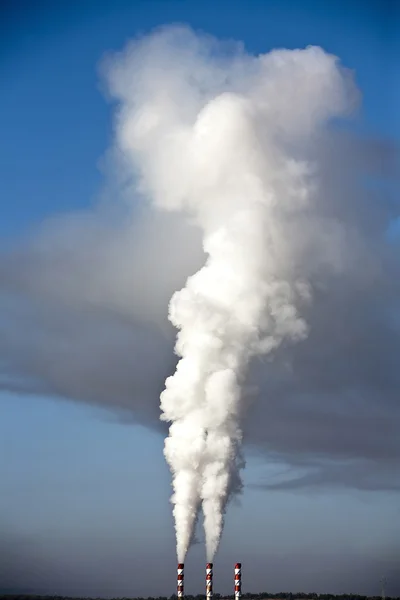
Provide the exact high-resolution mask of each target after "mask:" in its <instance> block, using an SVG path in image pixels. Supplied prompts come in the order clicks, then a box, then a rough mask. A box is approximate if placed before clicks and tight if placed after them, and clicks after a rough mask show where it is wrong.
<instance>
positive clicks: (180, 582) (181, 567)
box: [177, 563, 184, 598]
mask: <svg viewBox="0 0 400 600" xmlns="http://www.w3.org/2000/svg"><path fill="white" fill-rule="evenodd" d="M183 570H184V564H183V563H178V578H177V596H178V598H183Z"/></svg>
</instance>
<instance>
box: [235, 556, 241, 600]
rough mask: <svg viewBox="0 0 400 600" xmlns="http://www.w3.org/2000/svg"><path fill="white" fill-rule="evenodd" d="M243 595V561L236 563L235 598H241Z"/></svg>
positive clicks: (238, 599) (237, 599) (236, 599)
mask: <svg viewBox="0 0 400 600" xmlns="http://www.w3.org/2000/svg"><path fill="white" fill-rule="evenodd" d="M241 596H242V563H236V565H235V600H240V598H241Z"/></svg>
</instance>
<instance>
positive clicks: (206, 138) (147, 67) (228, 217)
mask: <svg viewBox="0 0 400 600" xmlns="http://www.w3.org/2000/svg"><path fill="white" fill-rule="evenodd" d="M110 73H111V75H110V81H111V91H112V93H113V94H114V95H115V96H116V97H117V98H118V100H119V102H120V107H119V116H118V122H117V143H118V146H119V148H120V150H121V151H122V152H123V153H124V155H125V157H126V160H127V162H128V163H129V162H131V165H132V170H134V172H135V173H136V174H137V178H138V186H139V188H140V190H141V192H142V194H143V195H145V196H146V197H147V198H148V199H149V200H150V201H152V202H153V203H154V205H155V206H156V207H159V208H161V209H165V210H167V211H171V210H172V211H175V210H177V211H181V212H183V213H184V214H185V215H186V216H187V218H190V219H192V221H193V222H194V223H195V225H197V226H198V227H199V228H200V230H201V232H202V245H203V250H204V253H205V255H206V262H205V265H204V266H203V267H202V268H201V269H199V270H198V271H197V273H196V274H195V275H192V276H191V277H189V279H188V280H187V282H186V285H185V287H184V288H183V289H181V290H180V291H179V292H176V293H175V294H174V295H173V296H172V299H171V302H170V305H169V320H170V321H171V323H172V324H173V325H174V326H175V327H176V328H177V329H178V330H179V333H178V337H177V342H176V345H175V351H176V354H177V355H178V356H179V357H180V360H179V362H178V364H177V368H176V371H175V373H174V375H173V376H171V377H169V378H168V379H167V381H166V388H165V390H164V391H163V392H162V394H161V410H162V419H163V420H164V421H167V422H170V423H171V426H170V429H169V437H168V438H167V440H166V443H165V456H166V459H167V461H168V463H169V465H170V468H171V471H172V475H173V489H174V494H173V497H172V502H173V504H174V517H175V528H176V536H177V554H178V561H179V562H182V561H184V559H185V556H186V553H187V550H188V548H189V544H190V541H191V539H192V536H193V531H194V526H195V523H196V518H197V514H198V510H199V506H200V504H201V506H202V510H203V514H204V529H205V535H206V547H207V559H208V560H210V561H212V560H213V558H214V555H215V553H216V551H217V548H218V544H219V541H220V538H221V533H222V528H223V515H224V512H225V508H226V505H227V502H228V499H229V494H230V492H231V491H232V485H231V484H232V482H233V481H238V480H239V473H238V471H239V467H240V451H239V448H240V444H241V439H242V427H241V423H242V417H243V412H244V410H243V409H244V406H243V402H242V396H243V394H242V386H243V383H244V382H245V378H246V374H247V369H248V366H249V362H250V359H251V358H252V357H254V356H257V355H269V354H270V353H271V352H273V351H274V350H275V349H276V348H277V347H279V346H280V345H281V343H282V342H284V341H285V340H288V341H299V340H302V339H304V338H305V337H306V335H307V324H306V322H305V321H304V320H303V318H302V317H301V316H300V314H299V310H298V306H299V305H300V306H301V304H302V303H307V302H309V301H310V298H311V295H312V289H311V288H310V285H309V280H308V279H309V276H310V269H312V270H313V271H314V272H318V271H319V270H321V269H327V268H328V269H331V270H333V271H341V270H343V269H344V265H343V261H342V259H341V256H340V246H341V245H342V246H343V247H344V248H345V246H346V244H347V240H346V236H347V235H348V233H349V232H347V231H346V229H345V228H344V227H343V226H342V224H341V223H338V222H337V221H336V220H335V219H334V218H332V217H331V216H330V215H324V216H320V217H319V219H318V220H316V218H315V212H314V210H313V207H314V205H315V204H318V200H319V196H320V195H321V194H323V190H322V189H319V188H318V181H317V168H318V165H317V164H315V163H314V162H313V161H311V160H310V156H309V150H310V148H312V144H313V143H314V140H315V136H316V135H318V133H319V132H320V131H321V129H322V128H323V127H324V126H325V125H326V123H327V122H328V121H329V120H330V119H331V118H332V117H334V116H340V115H342V114H344V113H346V112H348V110H349V108H351V106H350V105H351V100H352V96H353V95H354V94H353V93H352V92H353V88H352V86H351V85H350V79H349V77H348V75H347V73H346V72H345V71H344V70H343V69H342V68H341V67H340V66H339V64H338V61H337V59H336V58H335V57H333V56H330V55H328V54H326V53H324V52H323V51H322V50H321V49H320V48H316V47H310V48H307V49H305V50H296V51H288V50H276V51H273V52H270V53H269V54H265V55H261V56H258V57H252V56H250V55H247V54H246V53H245V52H244V50H243V49H242V48H241V46H234V45H232V46H231V47H229V48H227V47H226V46H225V45H223V44H221V43H218V42H216V41H215V40H211V39H209V38H206V37H198V36H194V35H193V34H192V33H191V32H190V31H188V30H187V29H174V30H172V31H171V30H164V31H161V32H160V33H158V35H155V36H153V37H151V38H147V39H145V40H144V41H141V42H139V43H136V44H134V45H133V46H131V47H130V48H129V49H128V50H127V51H126V53H125V55H124V56H123V57H122V58H121V57H120V58H118V60H117V62H116V63H115V64H114V66H113V67H112V68H111V71H110ZM295 231H299V232H300V234H297V235H295ZM293 239H295V243H293ZM311 254H313V255H314V259H313V261H312V263H311V264H310V260H309V257H310V256H311ZM304 267H305V268H304Z"/></svg>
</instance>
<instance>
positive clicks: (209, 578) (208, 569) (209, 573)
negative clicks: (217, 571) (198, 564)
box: [206, 563, 213, 600]
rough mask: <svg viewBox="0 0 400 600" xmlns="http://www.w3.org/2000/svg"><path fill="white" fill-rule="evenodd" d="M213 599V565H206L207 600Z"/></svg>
mask: <svg viewBox="0 0 400 600" xmlns="http://www.w3.org/2000/svg"><path fill="white" fill-rule="evenodd" d="M212 597H213V564H212V563H207V565H206V599H207V600H212Z"/></svg>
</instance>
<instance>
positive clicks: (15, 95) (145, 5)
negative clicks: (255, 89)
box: [0, 0, 400, 596]
mask: <svg viewBox="0 0 400 600" xmlns="http://www.w3.org/2000/svg"><path fill="white" fill-rule="evenodd" d="M395 4H396V3H395V2H390V1H387V2H385V1H382V0H381V1H374V0H369V1H367V2H365V1H361V0H360V1H358V0H351V1H350V0H349V1H348V2H344V1H341V0H336V1H332V0H326V1H324V2H318V1H316V0H315V1H311V0H298V1H297V0H281V1H280V2H278V1H272V0H246V1H245V0H243V1H242V0H233V1H231V2H228V1H221V2H215V1H212V0H202V1H195V0H187V1H185V0H147V1H145V0H143V1H140V0H131V1H124V2H123V1H121V0H115V1H114V2H111V1H108V2H106V1H104V0H98V1H97V2H94V1H91V0H86V1H85V2H75V1H71V2H64V1H61V0H60V1H59V2H56V1H54V2H47V1H39V2H22V1H15V2H9V3H4V4H3V5H2V8H1V9H0V10H1V15H0V40H1V41H0V48H1V52H0V74H1V81H2V92H1V95H0V131H1V144H0V209H1V212H0V234H1V236H2V238H3V242H4V243H8V242H9V241H13V240H15V239H17V238H18V236H23V235H24V234H25V233H27V232H29V231H30V230H32V229H34V228H35V227H36V226H37V225H38V224H40V223H41V222H43V220H44V219H46V218H47V217H49V216H51V215H55V214H58V213H63V212H65V211H71V210H76V209H82V208H88V207H91V206H93V204H95V203H96V202H97V201H98V199H99V197H100V196H101V193H102V191H103V188H104V185H105V179H106V176H105V173H104V157H105V154H106V152H107V150H108V148H109V147H110V144H111V141H112V106H111V104H110V103H109V102H108V101H107V99H106V98H105V96H104V93H103V90H102V84H101V79H100V77H99V62H100V61H101V59H102V57H103V56H104V55H105V54H106V53H107V52H109V51H114V50H119V49H121V48H122V47H123V45H124V44H125V42H126V41H127V40H128V39H129V38H131V37H133V36H135V35H137V34H139V33H146V32H148V31H149V30H151V29H152V28H154V27H155V26H158V25H162V24H168V23H175V22H181V23H187V24H189V25H190V26H192V27H193V28H195V29H201V30H204V31H206V32H208V33H210V34H213V35H215V36H217V37H221V38H233V39H238V40H242V41H243V42H244V43H245V46H246V48H247V50H248V51H249V52H253V53H258V52H267V51H268V50H270V49H272V48H274V47H277V46H278V47H287V48H297V47H304V46H307V45H310V44H315V45H321V46H322V47H323V48H324V49H325V50H327V51H329V52H332V53H334V54H336V55H338V56H339V57H340V58H341V60H342V62H343V64H344V65H345V66H347V67H349V68H351V69H354V71H355V73H356V80H357V83H358V86H359V87H360V89H361V91H362V94H363V108H362V111H361V114H360V116H359V117H358V119H357V120H356V123H355V125H354V127H355V129H356V130H357V131H359V132H362V133H363V134H364V135H369V136H371V137H373V138H377V139H391V140H393V141H395V142H398V139H399V136H400V123H399V121H398V120H396V119H395V114H394V113H395V111H394V106H395V105H396V103H395V102H396V98H398V97H399V88H395V85H394V77H393V75H394V71H395V68H396V66H397V64H395V59H394V56H395V53H396V51H398V50H399V48H398V45H399V39H400V36H399V31H398V30H399V26H400V25H399V14H398V11H397V15H396V14H395ZM396 18H397V21H396ZM396 31H397V41H396ZM0 446H1V451H0V478H1V482H2V490H3V492H2V494H1V495H0V537H2V538H3V539H4V540H5V544H4V548H3V547H1V548H0V552H1V554H0V559H2V560H0V562H2V563H3V564H2V566H0V573H1V569H3V570H4V573H3V580H4V582H5V583H4V585H5V587H6V588H7V589H16V590H17V589H21V590H23V591H25V590H28V591H32V592H38V593H46V592H48V593H52V594H53V593H65V594H75V595H77V594H90V595H99V596H101V595H103V596H106V595H136V594H137V595H144V596H147V595H152V594H165V595H170V594H171V593H173V591H174V586H175V572H174V569H175V550H174V535H173V522H172V516H171V510H170V505H169V502H168V498H169V493H170V490H169V485H170V476H169V472H168V470H167V467H166V464H165V462H164V459H163V455H162V447H163V440H162V437H161V436H160V435H158V434H157V433H155V432H151V431H149V430H148V429H145V428H142V427H139V426H137V425H134V424H129V423H126V422H124V423H121V422H120V420H118V418H117V417H116V416H114V415H113V414H112V413H109V412H107V411H105V410H101V409H97V408H94V407H93V406H90V407H88V406H87V405H85V404H81V403H79V402H72V401H68V400H63V401H61V400H59V399H57V398H51V397H50V398H49V397H41V396H40V395H39V396H28V395H24V394H10V393H8V392H6V391H4V392H2V393H1V394H0ZM269 468H270V467H269V466H268V465H266V464H265V463H264V462H263V461H262V460H257V459H256V458H255V457H254V458H252V457H251V456H250V455H249V458H248V468H247V469H246V472H245V482H246V483H251V482H252V481H255V480H257V478H258V477H259V476H260V475H262V476H265V475H267V474H268V469H269ZM240 502H241V503H240V505H239V506H232V507H231V508H230V510H229V513H228V517H227V527H226V531H225V534H224V538H223V542H222V546H221V549H220V553H219V556H218V565H219V567H218V568H219V571H218V570H216V573H215V577H216V586H215V587H216V588H218V589H221V590H222V591H224V592H228V590H229V591H230V589H231V583H232V582H231V570H232V566H233V563H234V562H235V561H237V560H242V562H243V565H244V588H245V589H246V590H248V589H251V590H254V591H261V590H262V589H265V590H269V591H279V590H283V589H284V590H288V591H297V590H304V591H308V590H310V591H311V590H315V591H320V592H322V591H333V592H338V593H340V592H350V591H353V592H361V593H371V594H372V593H376V592H378V589H379V588H378V586H379V578H380V577H381V575H382V574H383V573H384V572H387V573H388V575H389V586H388V592H391V593H393V594H395V593H396V594H398V595H399V594H400V587H399V586H400V581H399V579H398V578H397V581H396V579H395V571H396V568H397V567H398V566H399V565H398V558H397V559H396V556H395V549H397V551H398V550H399V546H398V539H399V533H400V528H399V523H400V519H399V516H400V514H399V508H398V507H399V503H398V492H388V491H385V492H361V491H352V490H332V489H330V490H328V491H326V490H314V491H307V490H303V491H296V490H291V491H286V492H285V491H274V492H266V491H262V490H257V489H253V488H251V487H247V488H245V493H244V495H243V497H242V499H241V501H240ZM396 560H397V563H396ZM146 561H152V562H153V563H155V564H157V569H159V581H158V582H157V581H156V578H155V576H154V572H155V567H154V564H153V566H152V567H151V569H150V570H148V569H147V567H146V564H145V563H146ZM204 561H205V558H204V550H203V546H202V545H198V546H195V547H194V548H193V549H192V550H191V552H190V555H189V557H188V572H187V591H188V592H196V593H197V592H199V591H201V590H202V585H203V583H202V582H203V562H204ZM146 569H147V570H146ZM289 571H290V573H288V572H289ZM49 573H51V574H49ZM138 573H143V574H144V578H145V581H144V582H143V581H142V579H143V578H140V577H138V575H137V574H138ZM390 576H391V578H390ZM0 588H1V584H0ZM0 591H1V590H0Z"/></svg>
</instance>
